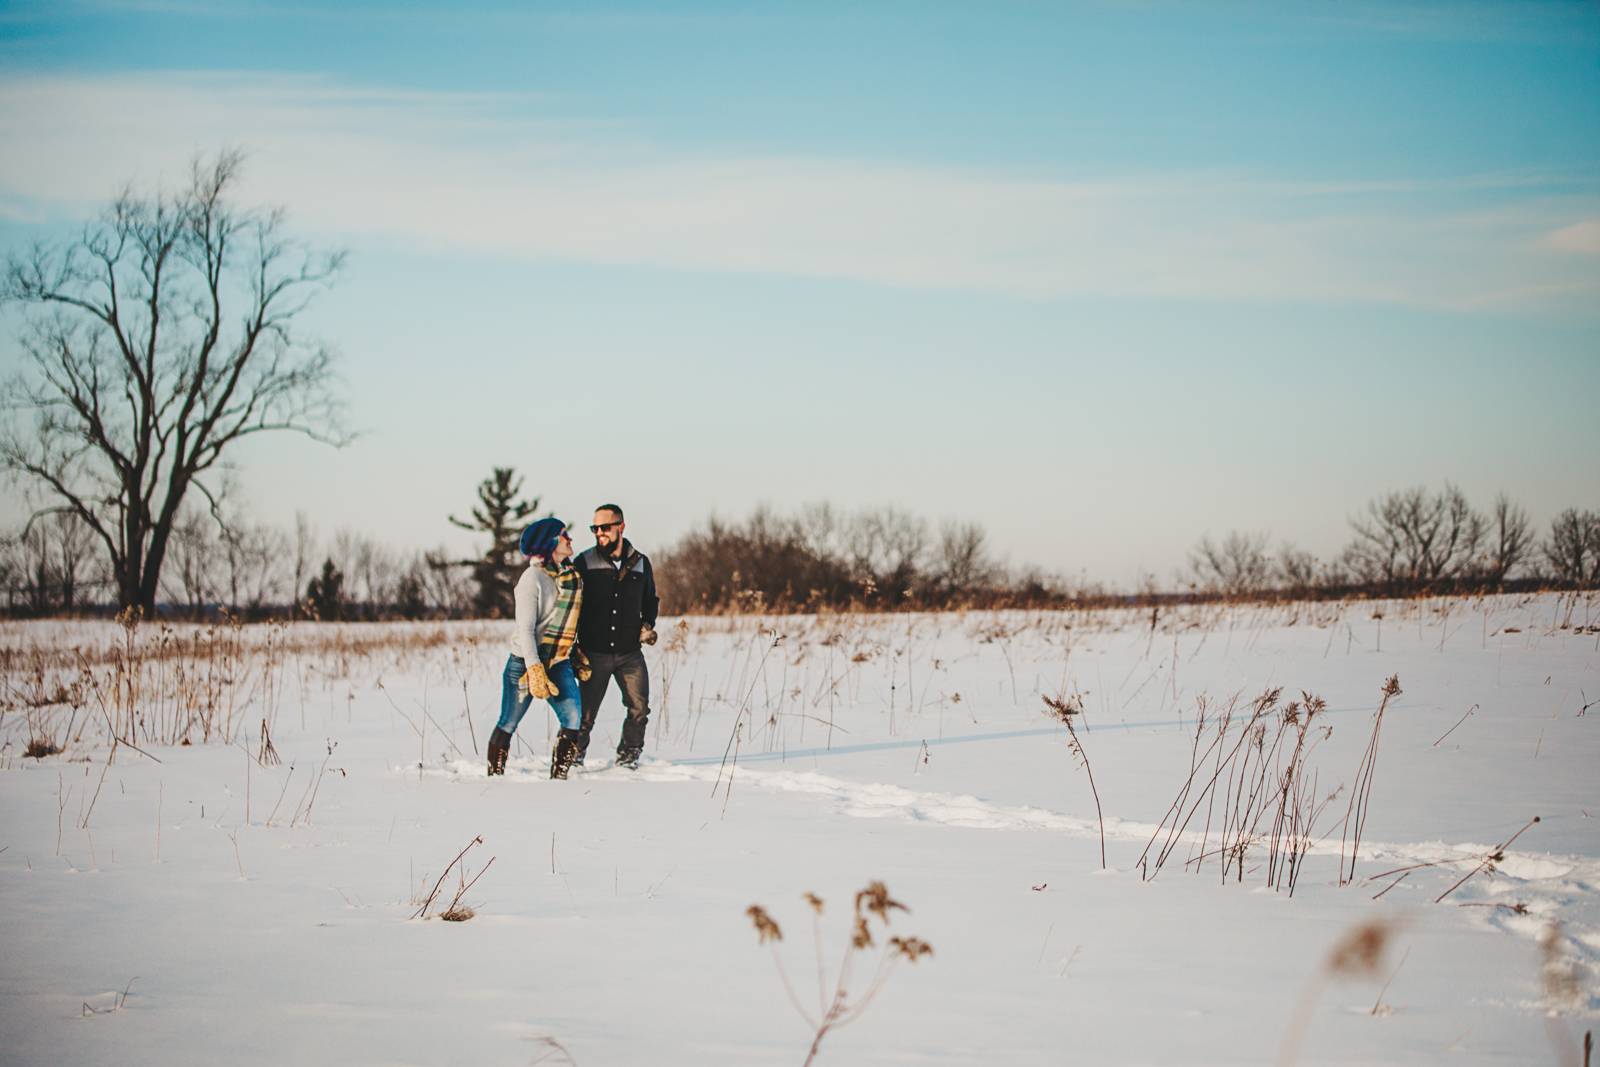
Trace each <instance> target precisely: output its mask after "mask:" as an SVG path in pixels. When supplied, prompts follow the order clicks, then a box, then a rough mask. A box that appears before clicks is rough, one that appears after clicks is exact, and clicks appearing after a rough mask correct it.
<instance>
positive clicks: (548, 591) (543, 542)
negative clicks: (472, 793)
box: [489, 518, 583, 778]
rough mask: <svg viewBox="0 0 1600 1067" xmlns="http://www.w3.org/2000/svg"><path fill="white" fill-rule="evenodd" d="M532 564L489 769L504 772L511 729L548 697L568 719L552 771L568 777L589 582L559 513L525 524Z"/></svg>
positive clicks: (521, 587)
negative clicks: (581, 575) (581, 616)
mask: <svg viewBox="0 0 1600 1067" xmlns="http://www.w3.org/2000/svg"><path fill="white" fill-rule="evenodd" d="M518 547H519V548H520V549H521V550H522V554H523V555H524V556H526V557H527V558H528V569H527V570H525V571H523V572H522V577H521V578H519V579H517V588H516V605H517V615H516V619H517V625H516V630H515V631H514V632H513V634H512V637H511V656H510V658H509V659H507V660H506V669H505V674H504V676H503V678H502V679H501V690H500V722H499V723H498V724H497V725H496V726H495V731H494V734H493V735H492V736H491V737H490V738H489V773H490V774H504V773H505V772H506V758H507V757H508V756H509V755H510V754H511V735H512V734H514V733H516V732H517V724H518V723H520V722H521V721H522V716H523V715H524V714H525V713H526V712H527V710H528V705H529V704H531V703H533V698H534V697H546V698H548V699H549V701H550V708H551V710H553V711H554V712H555V713H556V721H557V722H559V723H560V724H561V736H560V738H559V739H558V740H557V741H556V749H555V752H554V753H553V754H552V755H551V757H550V777H552V778H565V777H566V776H567V771H568V770H569V769H570V768H571V766H572V762H573V760H574V759H575V758H576V757H577V754H578V744H577V738H578V727H579V726H580V724H581V723H582V721H583V702H582V700H581V699H580V698H579V696H578V680H579V679H578V671H579V669H580V668H579V666H578V663H576V662H574V659H575V657H578V656H581V655H582V653H580V652H578V651H577V649H576V647H575V643H576V641H577V636H578V611H579V608H580V607H581V605H582V601H583V587H582V585H580V584H579V580H578V572H577V571H576V570H574V569H573V567H572V565H571V563H570V562H569V561H570V560H571V558H572V538H570V537H568V536H567V526H566V524H565V523H564V522H562V521H561V520H560V519H554V518H551V519H540V520H539V521H538V522H535V523H533V524H531V525H530V526H529V527H528V528H527V529H526V530H523V531H522V538H521V540H520V541H519V542H518Z"/></svg>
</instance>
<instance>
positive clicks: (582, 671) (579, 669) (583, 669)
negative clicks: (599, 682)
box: [571, 648, 594, 682]
mask: <svg viewBox="0 0 1600 1067" xmlns="http://www.w3.org/2000/svg"><path fill="white" fill-rule="evenodd" d="M571 658H572V673H573V674H576V675H577V676H578V681H580V682H587V681H588V680H589V679H590V678H592V677H593V676H594V667H593V666H591V665H590V663H589V657H588V656H586V655H584V654H583V649H581V648H575V649H573V650H572V657H571Z"/></svg>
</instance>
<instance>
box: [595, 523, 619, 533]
mask: <svg viewBox="0 0 1600 1067" xmlns="http://www.w3.org/2000/svg"><path fill="white" fill-rule="evenodd" d="M621 525H622V523H620V522H602V523H598V524H596V525H594V526H591V527H589V532H590V533H593V534H597V533H599V532H600V531H601V530H614V529H616V528H617V527H618V526H621Z"/></svg>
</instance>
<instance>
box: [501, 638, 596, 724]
mask: <svg viewBox="0 0 1600 1067" xmlns="http://www.w3.org/2000/svg"><path fill="white" fill-rule="evenodd" d="M527 670H528V665H527V664H526V663H524V662H523V661H522V657H521V656H511V657H509V658H507V659H506V670H505V674H504V675H502V676H501V679H500V683H501V684H500V721H499V723H497V724H496V726H497V728H498V729H501V730H504V731H505V732H506V733H508V734H514V733H516V732H517V724H518V723H520V722H521V721H522V716H523V715H525V714H527V711H528V705H529V704H532V703H533V698H532V697H531V696H529V695H528V694H527V693H523V692H518V691H517V679H519V678H521V677H522V676H523V674H525V673H527ZM545 673H546V674H548V675H549V676H550V684H551V685H553V686H555V687H556V695H555V696H553V697H551V698H550V710H552V711H554V712H555V713H556V721H557V722H559V723H560V724H561V728H562V729H564V730H576V729H577V728H578V726H579V725H580V724H581V723H582V722H583V698H582V697H580V696H579V695H578V676H577V674H575V673H574V672H573V670H572V661H571V660H566V659H564V660H562V661H561V662H560V663H552V664H551V665H550V666H549V667H547V668H546V669H545Z"/></svg>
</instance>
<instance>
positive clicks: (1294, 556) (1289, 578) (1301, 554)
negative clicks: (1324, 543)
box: [1277, 541, 1319, 593]
mask: <svg viewBox="0 0 1600 1067" xmlns="http://www.w3.org/2000/svg"><path fill="white" fill-rule="evenodd" d="M1318 577H1319V575H1318V573H1317V557H1316V556H1313V555H1312V554H1311V553H1309V552H1307V551H1306V550H1305V549H1303V548H1298V547H1296V546H1295V545H1292V544H1290V543H1289V542H1288V541H1285V542H1284V543H1283V544H1282V545H1281V546H1280V547H1279V548H1278V559H1277V580H1278V583H1279V584H1280V585H1282V586H1283V588H1285V589H1287V590H1289V591H1290V592H1293V593H1306V592H1309V591H1310V590H1312V589H1315V588H1316V586H1317V579H1318Z"/></svg>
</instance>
